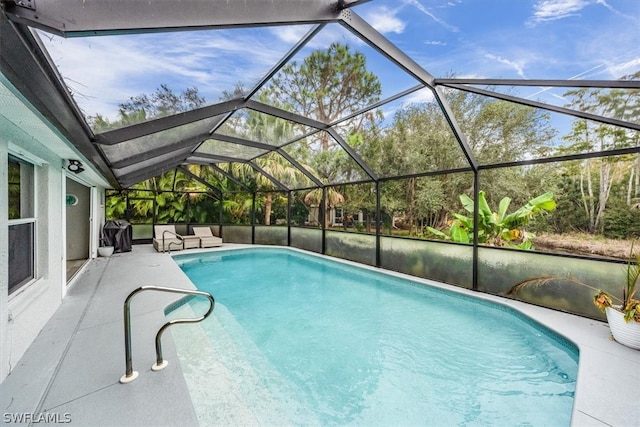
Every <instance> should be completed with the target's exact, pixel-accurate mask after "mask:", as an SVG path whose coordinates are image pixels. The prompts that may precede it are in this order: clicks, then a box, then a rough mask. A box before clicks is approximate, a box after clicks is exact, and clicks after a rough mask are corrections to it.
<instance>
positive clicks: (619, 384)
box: [0, 244, 640, 427]
mask: <svg viewBox="0 0 640 427" xmlns="http://www.w3.org/2000/svg"><path fill="white" fill-rule="evenodd" d="M238 247H245V246H244V245H232V244H225V245H224V246H223V247H222V248H215V249H208V250H207V251H210V250H221V249H222V250H224V249H229V248H238ZM194 251H197V250H188V251H186V252H185V251H180V252H175V254H180V253H187V252H188V253H193V252H194ZM399 276H402V277H408V276H404V275H399ZM144 285H156V286H169V287H178V288H183V289H193V285H192V284H191V282H190V281H189V279H188V278H187V277H186V276H185V275H184V273H182V271H181V270H180V268H179V267H178V266H177V264H176V263H175V262H173V261H172V260H171V258H170V256H168V255H167V254H160V253H157V252H155V251H154V250H153V247H152V246H151V245H136V246H134V247H133V251H132V252H127V253H122V254H114V255H113V256H112V257H110V258H98V259H95V260H92V261H91V262H89V263H88V264H86V265H85V267H84V268H83V270H82V271H81V272H80V273H79V274H77V275H76V276H75V277H74V279H73V281H72V283H70V284H69V291H68V294H67V296H66V297H65V299H64V300H63V302H62V304H61V306H60V307H59V309H58V310H57V311H56V313H55V314H54V316H53V317H52V318H51V319H50V320H49V322H48V323H47V325H46V326H45V328H44V329H43V330H42V331H41V332H40V334H39V335H38V337H37V339H36V340H35V341H34V343H33V344H32V345H31V346H30V347H29V349H28V351H27V352H26V353H25V355H24V356H23V357H22V358H21V359H20V361H19V362H18V364H17V365H16V366H14V367H13V369H12V372H11V374H10V375H9V376H8V377H7V378H6V379H5V380H4V382H3V383H2V384H1V386H0V402H1V404H2V410H3V422H4V423H7V424H9V423H11V424H15V425H34V424H42V425H44V424H45V423H44V422H43V421H42V420H43V419H44V418H43V417H46V415H44V416H43V415H42V414H48V417H50V418H49V420H54V421H58V423H59V424H64V423H66V422H69V421H70V422H69V423H70V424H71V425H81V426H163V425H165V426H174V425H175V426H178V425H179V426H196V425H198V417H197V415H196V412H195V410H194V406H193V404H192V402H191V398H190V395H189V390H188V388H187V384H186V382H185V379H184V376H183V372H182V369H181V367H180V363H179V362H178V359H177V356H176V351H175V348H174V346H173V341H172V337H171V334H165V335H164V338H163V353H164V358H165V359H166V360H168V361H169V366H168V367H167V368H166V369H164V370H162V371H159V372H152V371H151V365H152V364H153V363H154V362H155V348H154V336H155V333H156V331H157V330H158V328H159V327H160V326H162V324H163V323H164V322H165V321H166V319H165V317H164V308H165V307H166V306H167V305H168V304H170V303H171V302H172V301H175V300H176V299H178V298H180V296H179V295H174V294H164V293H156V292H143V293H142V294H140V295H138V296H137V297H136V298H135V299H134V300H133V303H132V306H131V307H132V309H131V310H132V311H131V313H132V333H133V339H132V343H133V344H132V346H133V367H134V369H135V370H136V371H138V372H139V374H140V375H139V377H138V379H136V380H135V381H133V382H132V383H130V384H126V385H125V384H120V383H119V379H120V377H121V376H122V375H123V374H124V371H125V360H124V359H125V357H124V337H123V303H124V300H125V298H126V297H127V295H128V294H129V293H130V292H131V291H132V290H134V289H136V288H138V287H140V286H144ZM445 287H446V288H449V289H451V288H453V289H454V290H458V288H455V287H450V286H445ZM461 291H462V292H464V293H471V294H473V295H474V296H478V297H481V298H487V299H490V300H495V301H499V302H502V303H504V304H506V305H508V306H511V307H513V308H516V309H518V310H520V311H521V312H523V313H525V314H527V315H529V316H531V317H532V318H534V319H535V320H537V321H539V322H541V323H543V324H545V325H546V326H548V327H550V328H552V329H554V330H556V331H558V332H559V333H561V334H563V335H564V336H566V337H567V338H569V339H570V340H571V341H573V342H574V343H575V344H577V345H578V347H579V348H580V363H579V371H578V382H577V390H576V396H575V401H574V410H573V418H572V425H574V426H581V427H582V426H631V425H638V423H640V387H639V386H638V384H640V351H637V350H632V349H629V348H627V347H624V346H622V345H620V344H618V343H616V342H614V341H612V340H611V339H610V332H609V328H608V326H607V325H606V323H603V322H599V321H595V320H591V319H585V318H582V317H578V316H573V315H570V314H566V313H561V312H558V311H553V310H548V309H544V308H541V307H537V306H532V305H528V304H524V303H520V302H518V301H512V300H505V299H502V298H498V297H493V296H489V295H484V294H480V293H476V292H467V291H465V290H461ZM214 297H215V295H214ZM183 327H189V326H188V325H178V326H176V327H175V329H173V330H174V332H173V333H179V331H177V330H178V328H183ZM210 397H211V399H215V398H216V395H215V394H212V395H211V396H210ZM228 409H229V408H225V410H228ZM27 414H29V415H27ZM20 417H22V421H23V422H15V421H16V420H17V419H19V418H20ZM29 417H31V421H32V422H31V423H30V422H29V421H30V420H29ZM38 417H39V418H38ZM241 418H242V417H241ZM38 419H39V420H40V422H34V421H37V420H38ZM243 419H250V418H243ZM634 423H635V424H634Z"/></svg>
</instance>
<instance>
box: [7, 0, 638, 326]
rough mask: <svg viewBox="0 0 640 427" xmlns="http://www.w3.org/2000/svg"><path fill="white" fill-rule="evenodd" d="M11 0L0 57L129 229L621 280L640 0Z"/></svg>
mask: <svg viewBox="0 0 640 427" xmlns="http://www.w3.org/2000/svg"><path fill="white" fill-rule="evenodd" d="M1 3H2V5H3V10H4V13H3V14H2V21H1V27H0V31H1V32H0V42H1V44H2V46H1V48H2V51H3V55H2V63H1V66H2V72H3V74H4V75H5V76H7V78H8V79H9V80H10V81H11V83H12V84H13V85H14V86H15V87H16V88H18V89H19V90H20V91H21V93H22V95H23V96H24V97H25V98H26V99H27V100H28V101H29V102H30V103H31V104H32V105H33V106H34V107H35V108H37V109H38V111H39V112H40V113H41V114H42V115H43V116H44V117H45V118H46V119H47V120H48V121H50V122H51V123H52V125H53V126H55V128H56V130H57V132H59V133H60V134H61V135H63V136H64V137H65V138H67V139H68V140H69V141H71V142H72V143H73V144H74V145H75V146H76V147H77V149H78V150H79V152H81V153H82V155H83V156H84V157H85V158H86V159H87V160H88V161H90V162H91V163H92V164H93V165H94V166H95V167H96V168H97V169H98V170H99V171H100V173H102V174H103V175H104V176H105V177H106V178H107V179H108V181H109V182H110V183H111V185H112V187H113V189H112V190H108V191H107V193H106V194H105V200H104V202H105V203H104V205H105V209H106V216H107V219H125V220H127V221H129V222H130V223H131V224H133V234H134V236H133V237H134V242H135V241H137V242H139V243H145V242H150V241H151V239H152V237H153V235H152V233H153V231H152V230H153V225H154V224H176V229H177V231H178V232H179V233H183V234H190V233H191V228H190V227H191V226H193V225H210V226H211V227H212V229H213V230H214V232H215V233H216V234H217V235H219V236H222V237H223V239H224V241H225V242H227V243H247V244H265V245H284V246H293V247H297V248H301V249H305V250H309V251H313V252H318V253H323V254H327V255H331V256H334V257H339V258H344V259H348V260H352V261H356V262H360V263H364V264H368V265H373V266H379V267H382V268H385V269H389V270H395V271H400V272H403V273H408V274H411V275H415V276H419V277H423V278H428V279H433V280H437V281H441V282H445V283H449V284H452V285H456V286H461V287H464V288H469V289H474V290H478V291H481V292H487V293H491V294H499V295H507V294H508V291H509V290H510V289H511V288H512V287H514V286H515V285H517V284H519V283H521V282H523V281H527V280H532V279H535V278H548V277H553V278H554V279H553V280H552V281H551V282H550V283H547V284H546V285H545V286H538V287H531V288H528V289H527V290H526V291H523V292H521V293H519V294H518V295H517V297H518V298H520V299H523V300H525V301H528V302H532V303H535V304H539V305H543V306H548V307H551V308H554V309H560V310H565V311H569V312H572V313H576V314H579V315H583V316H587V317H593V318H598V319H601V318H603V317H602V314H601V313H600V312H599V311H598V310H597V309H596V308H595V307H594V306H593V304H592V293H591V292H589V291H588V290H587V291H585V290H583V289H580V288H576V287H575V286H572V285H571V283H570V281H569V280H568V279H578V280H580V281H582V282H585V283H589V284H592V285H593V286H595V287H598V288H603V289H606V290H609V291H612V292H613V293H617V290H616V286H617V285H616V284H617V283H621V282H622V280H623V275H624V266H625V254H627V253H628V250H630V246H631V244H630V242H631V241H633V240H634V239H638V238H639V237H640V133H639V130H640V66H638V65H637V64H638V58H639V57H638V50H637V46H638V42H640V34H638V31H637V28H636V27H634V26H633V25H632V24H629V26H627V24H628V22H627V21H628V20H625V19H623V16H632V17H635V19H636V20H637V19H638V9H637V6H633V5H631V4H627V3H625V4H622V5H617V7H618V8H621V7H628V8H629V10H621V9H618V10H617V12H618V13H617V14H616V13H612V14H611V16H609V15H602V16H604V17H602V18H600V19H599V20H598V24H597V25H595V26H594V25H591V26H579V25H577V24H576V23H572V24H571V25H569V24H566V25H567V27H566V34H564V37H563V38H562V40H560V39H551V38H547V37H545V34H547V32H548V31H549V28H548V27H547V28H545V25H551V24H549V22H554V21H553V20H552V19H549V20H547V21H544V22H543V21H542V20H538V21H536V20H535V19H534V18H536V17H540V16H541V15H540V14H541V13H542V12H541V11H540V10H538V11H536V13H533V10H534V9H535V8H539V7H541V4H540V3H537V2H531V4H530V5H528V7H530V8H531V10H532V17H533V18H531V19H530V20H529V21H527V22H525V21H524V19H523V18H522V17H520V16H519V15H516V11H515V9H514V11H513V19H512V21H513V22H505V21H504V16H503V15H499V14H496V15H495V16H493V15H492V14H487V15H486V16H483V18H482V22H478V20H471V22H469V20H468V19H462V18H463V17H466V18H468V16H469V13H471V11H470V10H466V9H465V6H464V5H463V4H458V5H454V4H453V3H451V2H443V4H442V10H440V9H436V8H434V9H429V8H427V7H426V6H424V5H422V4H421V3H419V2H406V3H404V2H402V3H401V2H392V1H377V0H374V1H364V0H354V1H344V0H339V1H333V0H306V1H303V0H298V1H294V0H273V1H269V2H266V1H263V0H245V1H241V2H240V1H215V0H190V1H182V2H175V1H151V2H119V1H111V0H104V1H99V2H97V1H94V2H88V1H87V2H84V1H78V0H58V1H51V2H44V1H35V2H34V1H24V2H22V1H21V2H14V1H1ZM489 3H491V2H487V4H489ZM527 3H528V2H527ZM445 6H446V8H449V9H447V10H448V11H447V12H444V9H445ZM504 7H505V8H510V7H514V8H516V7H519V8H520V7H522V5H520V6H504ZM456 8H457V10H456ZM503 12H504V13H505V14H507V15H509V13H510V12H511V11H510V10H505V11H503ZM587 13H588V11H586V10H585V11H584V14H585V15H586V14H587ZM593 13H596V12H593ZM597 13H600V12H597ZM598 16H600V15H598ZM558 22H561V21H560V20H558ZM454 23H455V24H454ZM598 25H599V26H602V27H603V28H604V27H607V28H610V27H616V28H618V36H619V40H618V42H617V43H608V44H607V43H605V40H604V39H602V37H604V36H603V34H605V32H604V31H603V28H600V27H598ZM516 27H517V28H520V29H521V30H522V31H523V33H522V34H527V36H528V37H530V39H528V41H527V40H524V39H523V37H522V36H515V35H514V34H515V28H516ZM454 30H455V31H454ZM472 32H477V33H478V34H480V33H486V34H492V35H493V36H492V37H491V38H487V39H482V40H483V41H484V43H486V44H485V45H484V46H480V45H479V44H478V43H479V42H478V43H475V44H474V43H471V42H470V38H471V37H475V36H473V34H472ZM444 33H449V34H454V33H455V34H466V35H467V37H468V38H467V39H464V37H463V36H458V37H457V38H454V39H448V40H449V41H447V42H446V43H445V42H443V41H439V40H440V39H444V35H443V34H444ZM408 34H412V35H413V36H412V38H409V37H408ZM599 37H600V38H599ZM489 40H491V43H495V44H492V45H489V43H490V42H489ZM497 40H499V43H497ZM596 42H597V43H596ZM560 44H562V45H567V46H566V47H567V49H566V50H564V51H561V53H556V50H554V49H552V47H555V46H556V45H560ZM580 46H582V47H585V46H589V49H590V51H589V52H588V53H585V55H584V57H582V58H578V57H574V56H571V57H569V56H568V55H569V53H568V52H574V51H577V50H579V49H578V47H580ZM471 47H473V49H472V48H471ZM492 49H498V50H500V53H499V54H496V53H491V52H490V51H492ZM598 49H599V50H598ZM585 50H587V49H586V48H585ZM463 51H464V52H466V54H468V56H465V57H464V58H465V59H463V57H462V52H463ZM516 51H519V52H527V53H528V54H529V55H528V57H529V59H528V61H529V62H527V63H526V64H525V63H517V64H516V61H511V60H509V59H507V58H508V57H509V55H512V54H514V52H516ZM554 55H557V56H554ZM572 55H573V54H572ZM587 57H588V58H591V60H590V61H592V62H589V61H588V60H586V59H585V58H587ZM531 58H533V59H531ZM605 59H606V60H605ZM614 59H615V60H616V61H618V63H617V65H618V66H617V67H614V66H611V67H608V68H607V72H604V71H603V67H604V66H603V65H598V64H599V63H604V62H606V61H608V60H610V62H611V61H613V60H614ZM634 64H635V65H634ZM524 65H527V67H528V68H527V70H526V71H525V70H524V69H523V67H524ZM623 65H624V66H623ZM634 66H635V68H634ZM616 73H617V74H616ZM537 75H539V76H541V77H537ZM550 75H552V76H554V77H552V78H548V76H550ZM593 77H595V78H593ZM476 224H478V226H475V225H476ZM605 241H606V242H609V243H611V246H607V245H604V244H603V242H605ZM616 246H619V247H621V248H622V249H621V250H620V252H621V253H622V254H623V255H620V252H616V253H613V252H609V249H608V248H610V247H616ZM585 248H586V249H585Z"/></svg>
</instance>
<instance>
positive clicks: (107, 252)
mask: <svg viewBox="0 0 640 427" xmlns="http://www.w3.org/2000/svg"><path fill="white" fill-rule="evenodd" d="M113 249H114V247H113V246H101V247H99V248H98V255H100V256H111V255H113Z"/></svg>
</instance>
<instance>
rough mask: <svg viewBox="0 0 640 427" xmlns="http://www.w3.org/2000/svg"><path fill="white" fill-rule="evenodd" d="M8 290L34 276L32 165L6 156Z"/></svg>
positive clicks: (23, 283)
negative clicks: (7, 158) (7, 173)
mask: <svg viewBox="0 0 640 427" xmlns="http://www.w3.org/2000/svg"><path fill="white" fill-rule="evenodd" d="M8 172H9V176H8V185H9V203H8V206H9V294H11V293H13V292H15V291H16V290H18V289H19V288H21V287H22V286H24V285H25V284H27V283H29V282H30V281H31V280H33V279H34V278H35V270H36V269H35V248H36V245H35V222H36V221H35V218H34V209H33V204H34V203H33V202H34V201H33V193H34V191H33V178H34V167H33V165H31V164H28V163H25V162H22V161H20V160H18V159H16V158H14V157H11V156H9V160H8Z"/></svg>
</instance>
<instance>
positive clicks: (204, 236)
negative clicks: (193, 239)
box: [193, 227, 222, 248]
mask: <svg viewBox="0 0 640 427" xmlns="http://www.w3.org/2000/svg"><path fill="white" fill-rule="evenodd" d="M193 234H195V235H196V236H198V237H199V238H200V247H201V248H211V247H214V246H222V238H221V237H217V236H214V235H213V233H212V232H211V228H209V227H193Z"/></svg>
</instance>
